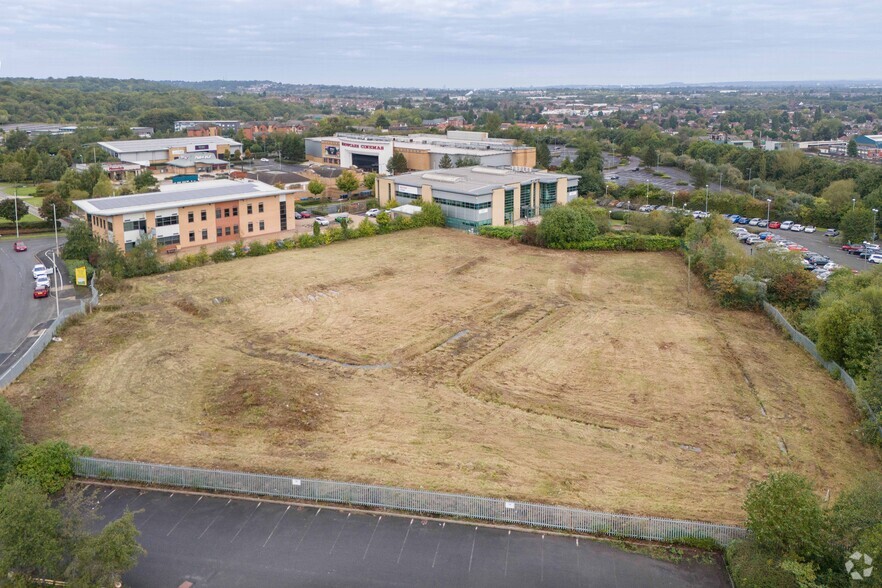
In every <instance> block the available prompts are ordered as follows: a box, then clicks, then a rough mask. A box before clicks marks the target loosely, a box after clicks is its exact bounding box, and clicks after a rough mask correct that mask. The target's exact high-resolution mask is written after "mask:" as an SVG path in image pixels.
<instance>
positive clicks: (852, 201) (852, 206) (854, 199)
mask: <svg viewBox="0 0 882 588" xmlns="http://www.w3.org/2000/svg"><path fill="white" fill-rule="evenodd" d="M855 204H857V198H852V199H851V210H852V211H854V205H855Z"/></svg>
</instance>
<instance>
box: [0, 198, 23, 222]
mask: <svg viewBox="0 0 882 588" xmlns="http://www.w3.org/2000/svg"><path fill="white" fill-rule="evenodd" d="M16 209H18V218H19V219H20V218H21V217H23V216H24V215H26V214H27V213H28V205H27V203H25V201H24V200H19V199H15V198H7V199H6V200H0V217H2V218H6V219H9V220H15V215H16Z"/></svg>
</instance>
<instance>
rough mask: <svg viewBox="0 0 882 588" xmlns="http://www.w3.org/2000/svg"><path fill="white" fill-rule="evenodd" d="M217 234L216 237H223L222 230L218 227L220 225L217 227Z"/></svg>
mask: <svg viewBox="0 0 882 588" xmlns="http://www.w3.org/2000/svg"><path fill="white" fill-rule="evenodd" d="M217 236H218V237H223V236H224V230H223V229H222V228H220V227H218V228H217Z"/></svg>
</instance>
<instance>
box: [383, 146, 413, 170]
mask: <svg viewBox="0 0 882 588" xmlns="http://www.w3.org/2000/svg"><path fill="white" fill-rule="evenodd" d="M407 169H408V168H407V158H406V157H405V156H404V153H402V152H400V151H396V152H395V153H393V154H392V157H390V158H389V163H387V164H386V171H387V172H389V173H390V174H393V175H394V174H403V173H405V172H406V171H407Z"/></svg>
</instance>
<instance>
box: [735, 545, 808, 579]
mask: <svg viewBox="0 0 882 588" xmlns="http://www.w3.org/2000/svg"><path fill="white" fill-rule="evenodd" d="M726 564H727V566H728V568H729V573H730V574H732V581H733V582H735V586H737V587H738V588H800V587H799V584H798V583H797V582H796V578H794V577H793V574H791V573H788V572H787V571H786V570H784V569H783V568H781V567H780V565H779V564H780V559H779V558H772V557H769V555H768V554H767V553H765V552H763V551H762V550H760V549H758V548H757V546H756V544H755V543H754V542H753V541H750V540H738V541H733V542H732V543H731V544H730V545H729V547H728V548H726Z"/></svg>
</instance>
